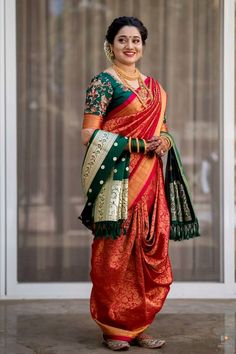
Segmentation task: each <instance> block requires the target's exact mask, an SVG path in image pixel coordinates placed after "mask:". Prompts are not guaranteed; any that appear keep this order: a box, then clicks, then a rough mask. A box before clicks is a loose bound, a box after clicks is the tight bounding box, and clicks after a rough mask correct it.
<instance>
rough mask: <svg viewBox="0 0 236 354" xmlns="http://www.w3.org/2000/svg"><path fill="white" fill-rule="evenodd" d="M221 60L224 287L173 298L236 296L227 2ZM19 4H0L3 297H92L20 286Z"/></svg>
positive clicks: (80, 290)
mask: <svg viewBox="0 0 236 354" xmlns="http://www.w3.org/2000/svg"><path fill="white" fill-rule="evenodd" d="M223 8H224V11H223V12H224V24H223V34H222V35H223V41H222V43H223V53H222V55H223V58H222V59H223V60H222V63H223V65H222V82H223V85H222V86H223V88H222V105H221V106H222V112H221V115H222V117H224V119H223V120H222V126H221V128H222V138H223V146H222V156H223V165H222V180H223V191H222V192H223V193H222V195H223V198H222V214H223V215H222V216H223V228H222V229H223V230H222V231H223V234H224V257H223V258H224V283H215V282H178V283H174V284H173V285H172V290H171V292H170V296H169V297H170V298H236V283H235V276H234V274H235V259H234V250H235V248H234V124H235V122H234V30H235V29H234V20H235V12H234V11H235V1H234V0H225V1H224V4H223ZM15 12H16V9H15V0H0V80H1V81H0V82H1V86H0V143H1V146H0V232H1V233H0V298H2V299H6V298H7V299H26V298H27V299H32V298H34V299H35V298H88V297H89V295H90V291H91V283H17V154H16V148H17V146H16V144H17V141H16V136H17V135H16V133H17V132H16V102H17V101H16V19H15Z"/></svg>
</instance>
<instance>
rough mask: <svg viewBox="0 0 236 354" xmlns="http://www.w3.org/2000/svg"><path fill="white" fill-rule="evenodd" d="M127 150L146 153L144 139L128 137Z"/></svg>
mask: <svg viewBox="0 0 236 354" xmlns="http://www.w3.org/2000/svg"><path fill="white" fill-rule="evenodd" d="M128 146H129V152H130V153H131V152H134V153H143V154H145V153H146V141H145V140H144V139H138V138H129V143H128Z"/></svg>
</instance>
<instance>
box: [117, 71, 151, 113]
mask: <svg viewBox="0 0 236 354" xmlns="http://www.w3.org/2000/svg"><path fill="white" fill-rule="evenodd" d="M113 69H114V71H115V73H116V74H117V76H118V77H119V79H120V80H121V82H122V83H123V85H124V86H126V87H127V88H128V89H129V90H130V91H132V92H133V93H134V94H135V95H136V96H137V98H138V99H139V101H140V102H141V104H142V105H143V107H145V108H146V107H147V100H148V99H149V98H150V99H151V100H153V94H152V90H151V89H150V88H149V87H147V85H146V84H145V82H144V80H143V78H142V76H141V73H140V71H139V70H138V69H137V68H136V69H135V73H134V74H133V76H129V75H127V74H126V72H125V71H124V70H121V69H120V68H119V67H118V66H117V65H113ZM127 80H129V81H138V84H139V90H138V89H135V88H134V87H133V86H132V85H130V84H129V83H128V82H127Z"/></svg>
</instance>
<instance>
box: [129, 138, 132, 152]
mask: <svg viewBox="0 0 236 354" xmlns="http://www.w3.org/2000/svg"><path fill="white" fill-rule="evenodd" d="M131 139H132V138H131V137H129V152H130V153H131Z"/></svg>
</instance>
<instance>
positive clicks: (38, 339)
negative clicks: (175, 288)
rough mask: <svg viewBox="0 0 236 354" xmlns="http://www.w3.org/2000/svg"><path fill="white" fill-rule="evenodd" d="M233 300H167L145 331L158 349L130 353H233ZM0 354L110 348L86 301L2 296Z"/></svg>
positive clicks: (235, 350) (53, 353)
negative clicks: (160, 341)
mask: <svg viewBox="0 0 236 354" xmlns="http://www.w3.org/2000/svg"><path fill="white" fill-rule="evenodd" d="M235 332H236V300H232V301H231V300H225V301H215V300H207V301H204V300H168V301H167V302H166V305H165V307H164V308H163V310H162V312H161V313H160V314H159V315H158V316H157V318H156V320H155V322H154V323H153V324H152V326H151V327H150V329H149V333H150V334H152V335H157V336H158V337H160V338H164V339H166V342H167V343H166V345H165V346H164V347H163V348H162V349H158V350H148V349H143V348H138V347H133V346H132V347H131V348H130V350H129V352H130V353H140V354H141V353H143V354H145V353H155V352H158V353H160V354H161V353H163V354H167V353H168V354H192V353H193V354H213V353H225V354H235V353H236V343H235V341H236V333H235ZM0 353H1V354H69V353H70V354H78V353H80V354H92V353H104V354H106V353H111V351H109V350H108V349H107V348H105V347H104V346H103V345H102V344H101V333H100V330H99V328H98V327H97V325H96V324H95V323H94V322H93V321H92V320H91V318H90V315H89V305H88V301H86V300H48V301H46V300H44V301H1V302H0Z"/></svg>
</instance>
